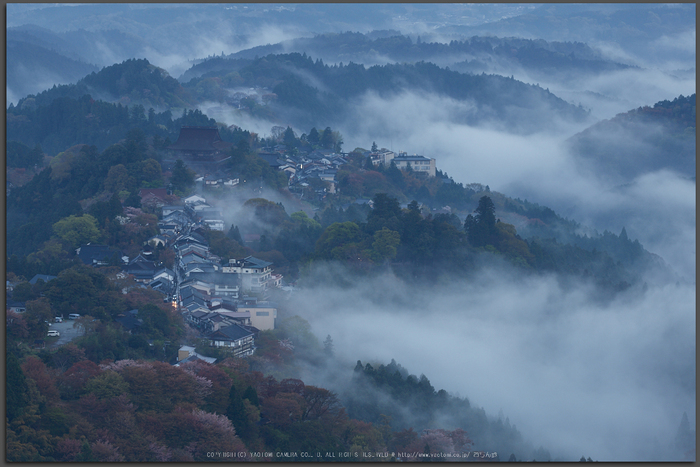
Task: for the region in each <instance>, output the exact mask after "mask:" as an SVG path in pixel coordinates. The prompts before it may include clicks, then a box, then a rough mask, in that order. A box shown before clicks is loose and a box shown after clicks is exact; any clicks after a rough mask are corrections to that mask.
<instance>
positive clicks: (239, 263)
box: [6, 126, 436, 365]
mask: <svg viewBox="0 0 700 467" xmlns="http://www.w3.org/2000/svg"><path fill="white" fill-rule="evenodd" d="M232 146H233V145H232V143H227V142H224V141H222V140H221V137H220V136H219V132H218V130H217V128H216V127H196V126H190V127H183V128H182V129H181V132H180V137H179V138H178V140H177V141H176V142H175V143H173V144H171V145H170V146H168V147H167V151H166V152H165V156H164V159H163V163H164V165H168V164H171V165H174V164H175V161H176V160H179V161H184V164H185V165H186V166H187V167H189V168H191V169H192V170H193V171H194V177H195V178H194V180H195V182H196V184H197V187H198V188H197V190H196V191H197V192H199V193H202V192H206V191H209V192H212V191H213V192H216V193H218V194H220V193H221V191H220V190H227V189H233V188H234V187H236V186H237V185H239V183H240V179H239V178H238V177H233V176H231V175H230V173H231V171H230V170H227V168H228V167H229V166H228V165H227V162H228V161H229V159H230V158H231V148H232ZM373 149H374V150H373V151H366V152H365V153H364V154H363V157H365V158H367V160H368V161H371V163H372V164H373V165H374V166H379V165H384V166H390V165H392V166H394V165H395V166H396V167H397V168H399V169H401V170H414V171H415V172H416V173H417V174H419V175H418V176H423V177H434V176H435V170H436V169H435V159H429V158H426V157H423V156H417V155H412V156H409V155H407V154H406V153H404V152H400V153H398V154H397V153H394V152H392V151H390V150H387V149H384V148H382V149H377V148H373ZM257 155H258V156H259V157H260V158H261V159H263V160H264V161H265V162H266V163H267V164H269V166H270V167H271V168H272V169H274V170H276V171H280V172H283V173H284V174H285V175H286V176H287V177H288V188H289V191H290V192H291V193H293V194H294V195H295V196H296V197H297V198H299V199H304V198H305V197H306V199H307V200H308V199H309V197H311V195H310V194H311V193H312V194H313V197H315V200H316V201H317V202H322V201H323V199H324V198H325V197H326V195H327V194H336V193H337V192H338V187H337V185H338V180H337V179H336V174H337V173H338V170H339V168H340V167H341V166H343V165H345V164H348V154H347V153H341V152H335V151H332V150H328V149H315V150H313V151H311V152H305V151H297V150H296V149H295V150H293V151H290V150H288V148H287V146H285V145H276V146H273V147H263V148H261V149H260V150H259V151H258V153H257ZM138 197H139V198H140V204H141V206H147V207H148V208H149V210H150V211H151V212H155V213H157V215H158V234H157V235H154V236H152V237H151V238H148V239H147V240H146V241H145V242H144V243H143V245H142V248H141V249H140V251H139V252H138V253H137V254H135V255H134V254H132V255H131V256H130V255H129V254H126V253H125V252H124V251H121V250H120V249H118V248H116V247H114V246H109V245H105V244H96V243H87V244H83V245H80V246H79V247H78V248H76V249H75V253H76V256H77V258H79V260H80V261H81V262H82V263H83V264H85V265H87V266H90V267H93V268H101V267H108V266H116V265H118V266H119V267H120V268H121V271H120V272H118V273H116V274H112V275H111V276H109V279H110V280H111V281H113V282H115V283H119V284H122V285H123V287H122V288H121V293H122V294H127V293H129V292H130V291H131V290H133V289H134V288H141V289H144V288H147V289H150V290H154V291H156V292H158V293H160V294H161V295H162V298H163V302H164V303H170V304H171V306H172V307H173V309H174V310H177V311H178V312H179V313H180V314H181V315H182V318H183V321H184V322H185V323H187V324H188V325H189V326H190V327H191V328H192V329H193V330H195V331H196V332H197V333H198V334H199V336H200V337H203V338H205V339H206V340H207V341H208V342H209V345H210V346H211V347H216V348H221V349H227V350H229V351H230V352H231V353H232V354H233V356H235V357H245V356H249V355H252V354H253V353H254V351H255V338H256V336H257V335H258V333H259V332H260V331H268V330H274V329H275V324H276V318H277V308H278V306H277V303H275V302H273V301H270V292H271V291H272V290H273V289H280V288H284V289H286V290H291V289H292V288H293V287H290V286H289V285H287V284H285V283H284V278H283V276H282V275H281V274H278V273H275V271H274V267H275V265H274V264H273V263H272V262H269V261H265V260H263V259H259V258H256V257H254V256H247V257H242V258H230V259H229V258H224V259H222V258H221V257H219V256H217V255H216V254H214V253H212V252H211V251H210V246H209V245H208V242H207V239H206V232H207V231H220V232H223V231H224V230H225V227H226V223H225V221H224V211H223V208H222V207H220V206H217V205H216V203H211V204H210V203H209V202H207V199H206V198H205V197H204V196H202V195H200V194H191V195H189V196H183V197H176V196H174V195H173V193H172V184H171V185H170V186H169V187H168V188H140V189H139V190H138ZM363 201H364V202H365V203H367V204H369V206H370V207H371V206H372V200H362V199H360V200H357V201H356V202H357V203H360V204H362V203H363ZM212 204H214V205H212ZM134 212H135V210H134V209H133V208H130V207H125V208H124V215H119V216H116V217H115V220H116V221H117V222H119V223H120V224H121V225H127V224H130V223H131V222H132V221H133V220H134V216H135V214H134ZM246 237H247V238H248V241H246V242H245V243H250V238H254V239H255V240H257V239H258V238H259V235H247V236H246ZM132 251H133V250H132ZM165 252H170V257H172V258H173V261H172V267H167V266H166V265H165V264H164V262H163V261H162V260H158V258H160V259H162V258H164V257H166V256H168V254H167V253H165ZM55 278H56V276H51V275H46V274H37V275H36V276H35V277H33V278H32V279H31V280H30V281H29V284H31V285H32V286H34V285H35V284H36V282H37V281H43V282H44V283H50V281H51V280H53V279H55ZM18 283H19V282H18V281H10V280H8V281H7V283H6V289H7V294H8V296H7V308H8V310H10V311H13V312H15V313H23V312H24V311H26V307H25V304H24V302H21V301H17V300H13V299H12V291H13V289H14V287H15V286H16V285H18ZM78 317H79V314H75V315H71V316H70V318H71V319H76V318H78ZM67 318H69V317H68V316H57V317H56V321H57V322H59V321H62V320H63V319H67ZM115 321H116V322H117V323H119V324H120V325H121V326H122V327H123V329H124V330H125V331H126V332H128V333H129V334H131V333H132V332H138V328H139V327H140V326H141V325H142V323H143V319H142V317H141V316H140V315H139V310H138V309H132V310H128V311H124V312H123V313H120V314H119V315H118V316H117V318H115ZM34 345H35V347H37V346H38V347H39V348H43V347H44V345H45V344H44V342H43V341H42V340H37V341H35V343H34ZM194 345H195V343H194V342H183V343H182V345H181V346H180V350H179V352H178V357H177V362H172V363H173V364H177V365H179V364H180V363H182V362H183V361H191V360H193V359H202V360H204V361H209V362H213V361H215V360H216V359H215V358H211V357H206V356H204V355H201V354H199V353H197V352H195V350H194V348H195V347H194Z"/></svg>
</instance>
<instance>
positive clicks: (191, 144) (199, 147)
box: [168, 126, 233, 152]
mask: <svg viewBox="0 0 700 467" xmlns="http://www.w3.org/2000/svg"><path fill="white" fill-rule="evenodd" d="M231 146H233V143H229V142H226V141H223V140H222V139H221V136H220V135H219V129H218V128H217V127H215V126H214V127H208V126H183V127H182V128H180V135H179V136H178V138H177V141H175V144H172V145H170V146H168V149H174V150H177V151H196V152H216V151H225V150H226V149H228V148H230V147H231Z"/></svg>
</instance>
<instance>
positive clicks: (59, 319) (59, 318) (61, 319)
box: [54, 316, 63, 323]
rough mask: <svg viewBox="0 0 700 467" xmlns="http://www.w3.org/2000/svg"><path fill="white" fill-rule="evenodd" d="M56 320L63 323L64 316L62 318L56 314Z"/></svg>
mask: <svg viewBox="0 0 700 467" xmlns="http://www.w3.org/2000/svg"><path fill="white" fill-rule="evenodd" d="M54 321H56V322H57V323H62V322H63V318H61V317H60V316H56V319H55V320H54Z"/></svg>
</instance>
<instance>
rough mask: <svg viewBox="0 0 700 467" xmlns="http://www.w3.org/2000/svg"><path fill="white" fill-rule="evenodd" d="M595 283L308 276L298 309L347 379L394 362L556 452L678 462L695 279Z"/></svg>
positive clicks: (489, 275) (691, 399)
mask: <svg viewBox="0 0 700 467" xmlns="http://www.w3.org/2000/svg"><path fill="white" fill-rule="evenodd" d="M316 273H317V274H319V275H325V276H327V275H328V274H342V271H340V270H339V269H337V268H330V269H327V268H325V267H321V268H319V269H318V270H316ZM594 293H595V292H594V291H593V290H589V289H586V288H580V289H575V290H563V289H562V288H561V287H560V286H559V285H558V284H557V281H556V280H555V279H554V278H551V277H539V278H538V277H531V278H527V279H523V278H522V277H520V278H519V277H517V276H514V275H512V274H510V273H509V272H508V271H505V270H499V269H498V268H488V269H487V270H484V271H483V272H482V273H481V274H479V275H478V279H476V280H474V281H465V280H455V281H454V282H453V283H448V284H443V285H441V286H438V287H430V288H427V287H426V289H424V290H422V289H420V288H418V289H416V288H410V287H408V286H406V285H405V284H403V283H402V282H400V281H399V280H397V279H396V278H395V277H392V276H390V275H388V274H387V275H385V276H383V277H381V278H380V279H378V280H372V281H370V280H360V281H358V282H357V283H356V284H355V285H354V286H353V287H351V288H346V289H342V288H337V287H313V286H312V287H310V288H307V289H303V290H299V291H298V293H296V294H295V295H294V296H293V297H294V298H293V299H292V300H293V301H292V307H293V309H295V310H298V311H299V313H300V314H301V315H302V316H303V317H304V318H305V319H307V320H308V321H309V322H310V323H311V325H312V329H313V331H314V333H315V334H316V335H317V336H321V338H324V337H325V336H326V335H328V334H330V335H331V336H332V338H333V341H334V346H335V353H336V355H337V356H339V357H340V358H341V359H342V360H344V361H345V362H346V366H347V374H346V376H347V375H349V374H350V372H351V369H352V367H353V366H354V364H355V362H356V361H357V360H358V359H359V360H362V362H363V363H366V362H371V363H373V364H374V363H375V362H376V363H384V364H387V363H389V362H390V361H391V359H392V358H394V359H396V361H397V362H398V363H400V364H401V365H403V366H404V367H406V369H408V370H409V372H411V373H413V374H416V375H420V374H421V373H423V374H425V375H426V376H427V377H428V378H429V379H430V381H431V383H432V385H433V386H434V387H435V389H436V390H438V389H445V390H447V391H448V392H450V393H451V394H453V395H460V396H462V397H468V398H469V400H470V402H471V403H472V406H477V407H478V406H481V407H483V408H484V409H485V410H486V413H487V414H488V415H490V416H495V415H496V414H497V413H498V412H499V410H503V413H504V415H505V416H507V417H509V418H510V421H511V423H514V424H516V425H517V427H518V429H519V431H520V432H521V433H522V435H523V437H524V438H525V439H526V440H528V441H530V442H532V443H534V445H535V446H539V445H542V446H544V447H545V448H546V449H548V450H549V451H550V452H551V455H552V459H562V460H578V459H579V458H580V456H582V455H584V456H586V457H589V456H590V457H591V458H593V459H595V460H601V461H603V460H619V461H624V460H639V461H642V460H654V459H656V460H658V459H679V458H682V453H674V451H673V450H672V449H671V446H672V443H673V438H674V436H675V434H676V430H677V429H678V426H679V424H680V421H681V417H682V414H683V412H687V413H688V414H689V416H690V417H691V420H690V423H691V426H692V424H693V423H694V420H693V418H694V417H693V416H692V415H691V414H694V413H695V286H694V285H671V286H666V287H662V288H655V287H651V288H650V289H649V290H648V291H647V292H646V293H644V294H641V295H640V294H638V293H635V294H629V295H626V296H620V297H619V298H617V299H616V300H615V301H613V302H612V303H610V304H609V305H599V304H595V301H594V300H591V299H592V298H594V297H593V294H594ZM308 378H309V379H310V380H311V381H313V380H314V379H316V380H317V381H318V382H323V383H324V384H328V385H333V384H334V383H333V381H325V380H323V379H322V378H323V377H322V376H321V375H319V374H318V372H311V374H310V375H309V376H308ZM335 384H338V380H337V379H336V380H335ZM341 384H342V383H341ZM331 387H333V386H331ZM342 389H343V388H342V387H339V388H336V390H338V391H342ZM418 428H419V427H416V429H418ZM503 454H504V455H505V456H508V455H509V454H510V453H503Z"/></svg>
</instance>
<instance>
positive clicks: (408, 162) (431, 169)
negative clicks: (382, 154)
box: [392, 153, 435, 177]
mask: <svg viewBox="0 0 700 467" xmlns="http://www.w3.org/2000/svg"><path fill="white" fill-rule="evenodd" d="M392 160H393V161H394V164H395V165H396V167H397V168H399V169H401V170H407V169H408V167H409V166H410V167H411V170H413V171H414V172H417V173H424V174H428V176H430V177H434V176H435V159H433V158H428V157H424V156H418V155H415V154H414V155H412V156H408V155H406V153H400V155H399V156H398V157H394V159H392Z"/></svg>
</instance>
